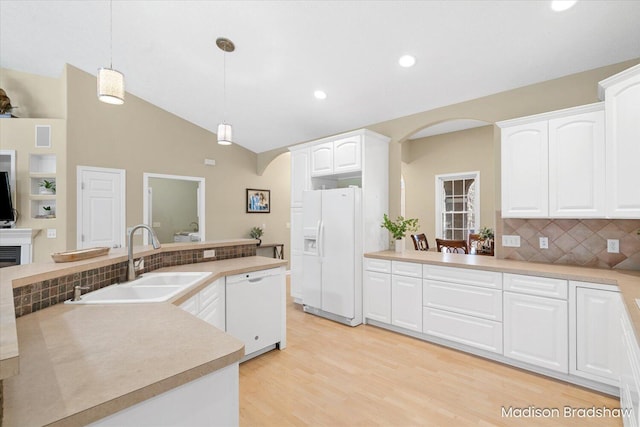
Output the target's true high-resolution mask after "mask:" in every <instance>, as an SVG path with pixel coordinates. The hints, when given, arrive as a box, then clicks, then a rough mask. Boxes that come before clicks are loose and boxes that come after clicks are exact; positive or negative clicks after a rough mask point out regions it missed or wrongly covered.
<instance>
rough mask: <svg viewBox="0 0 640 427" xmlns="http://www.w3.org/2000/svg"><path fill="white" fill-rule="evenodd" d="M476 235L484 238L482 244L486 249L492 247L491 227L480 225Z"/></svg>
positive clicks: (492, 234) (492, 235)
mask: <svg viewBox="0 0 640 427" xmlns="http://www.w3.org/2000/svg"><path fill="white" fill-rule="evenodd" d="M478 236H479V237H480V238H481V239H482V240H484V242H483V244H482V246H483V247H484V248H486V249H492V247H493V237H494V233H493V229H491V228H489V227H482V228H481V229H480V231H479V232H478Z"/></svg>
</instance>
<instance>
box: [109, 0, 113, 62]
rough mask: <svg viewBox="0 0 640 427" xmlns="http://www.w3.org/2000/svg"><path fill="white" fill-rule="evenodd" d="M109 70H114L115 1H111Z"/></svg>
mask: <svg viewBox="0 0 640 427" xmlns="http://www.w3.org/2000/svg"><path fill="white" fill-rule="evenodd" d="M109 68H111V69H112V70H113V0H109Z"/></svg>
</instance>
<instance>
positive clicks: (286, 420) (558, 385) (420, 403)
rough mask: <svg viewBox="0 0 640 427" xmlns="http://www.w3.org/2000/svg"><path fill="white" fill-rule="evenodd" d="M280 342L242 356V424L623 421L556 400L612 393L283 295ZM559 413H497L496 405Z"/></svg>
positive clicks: (606, 401)
mask: <svg viewBox="0 0 640 427" xmlns="http://www.w3.org/2000/svg"><path fill="white" fill-rule="evenodd" d="M287 316H288V318H287V334H288V335H287V345H288V346H287V348H286V349H285V350H283V351H278V350H275V351H271V352H269V353H266V354H264V355H262V356H259V357H257V358H255V359H253V360H250V361H247V362H245V363H243V364H241V365H240V425H241V426H242V427H251V426H303V425H309V426H336V427H338V426H447V427H458V426H538V425H540V426H565V425H566V426H621V425H622V420H621V419H620V418H612V417H605V418H586V417H578V416H575V417H565V416H564V407H572V408H585V409H591V408H593V407H596V408H603V407H606V408H619V406H620V404H619V401H618V399H617V398H613V397H611V396H607V395H603V394H599V393H595V392H592V391H589V390H587V389H584V388H580V387H577V386H573V385H569V384H567V383H564V382H561V381H556V380H553V379H549V378H546V377H543V376H540V375H536V374H531V373H528V372H525V371H523V370H520V369H516V368H511V367H508V366H506V365H502V364H500V363H496V362H492V361H488V360H486V359H483V358H480V357H476V356H471V355H468V354H465V353H462V352H458V351H455V350H450V349H447V348H444V347H440V346H437V345H434V344H430V343H427V342H423V341H420V340H417V339H414V338H410V337H406V336H403V335H400V334H396V333H393V332H389V331H386V330H383V329H380V328H376V327H374V326H368V325H361V326H358V327H355V328H351V327H348V326H343V325H341V324H338V323H335V322H332V321H330V320H326V319H322V318H319V317H316V316H313V315H310V314H306V313H304V312H303V311H302V310H301V308H300V307H298V306H296V305H295V304H293V302H291V301H289V303H288V306H287ZM503 407H504V408H505V410H508V408H509V407H513V408H530V407H534V408H538V409H540V410H542V409H544V408H558V409H559V411H560V416H559V417H552V418H541V417H535V418H532V417H522V418H516V417H510V418H509V417H503V416H502V408H503Z"/></svg>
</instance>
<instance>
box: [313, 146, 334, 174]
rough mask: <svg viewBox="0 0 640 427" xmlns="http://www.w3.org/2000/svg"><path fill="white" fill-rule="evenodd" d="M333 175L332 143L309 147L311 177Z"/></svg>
mask: <svg viewBox="0 0 640 427" xmlns="http://www.w3.org/2000/svg"><path fill="white" fill-rule="evenodd" d="M322 175H333V142H325V143H323V144H318V145H315V146H313V147H311V176H322Z"/></svg>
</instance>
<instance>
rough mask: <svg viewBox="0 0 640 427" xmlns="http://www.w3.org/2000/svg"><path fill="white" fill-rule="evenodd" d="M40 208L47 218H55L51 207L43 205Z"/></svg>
mask: <svg viewBox="0 0 640 427" xmlns="http://www.w3.org/2000/svg"><path fill="white" fill-rule="evenodd" d="M42 210H43V211H44V215H45V216H46V217H47V218H55V217H56V214H55V212H54V210H53V209H52V208H51V206H43V207H42Z"/></svg>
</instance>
